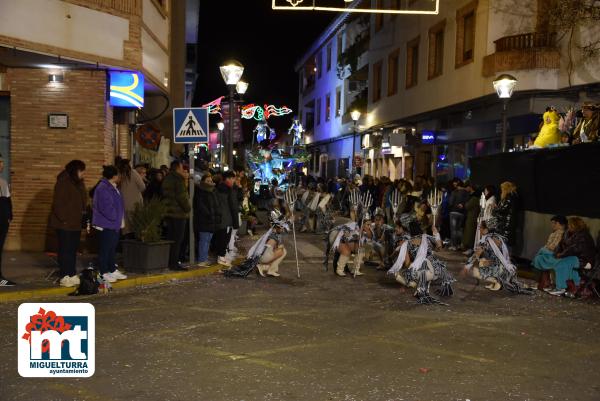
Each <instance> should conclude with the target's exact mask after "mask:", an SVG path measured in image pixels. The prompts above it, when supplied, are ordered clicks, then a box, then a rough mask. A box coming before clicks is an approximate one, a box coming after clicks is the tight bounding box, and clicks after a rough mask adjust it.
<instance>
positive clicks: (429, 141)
mask: <svg viewBox="0 0 600 401" xmlns="http://www.w3.org/2000/svg"><path fill="white" fill-rule="evenodd" d="M421 143H423V144H426V145H433V144H434V143H435V132H433V131H423V132H422V133H421Z"/></svg>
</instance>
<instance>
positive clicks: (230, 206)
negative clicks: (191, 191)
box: [213, 171, 240, 266]
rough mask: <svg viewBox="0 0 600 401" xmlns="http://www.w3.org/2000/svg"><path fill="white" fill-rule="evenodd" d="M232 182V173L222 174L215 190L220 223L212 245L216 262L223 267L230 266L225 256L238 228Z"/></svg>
mask: <svg viewBox="0 0 600 401" xmlns="http://www.w3.org/2000/svg"><path fill="white" fill-rule="evenodd" d="M234 181H235V174H234V173H233V172H232V171H226V172H225V173H223V178H222V180H221V182H220V183H219V184H218V185H217V189H216V195H217V202H218V205H219V210H220V211H221V223H220V224H217V228H216V230H215V233H214V237H215V238H214V241H213V243H214V245H215V252H216V254H217V256H218V259H217V262H218V263H219V264H221V265H224V266H231V261H230V260H228V259H227V258H226V257H225V255H226V253H227V247H228V246H229V239H230V237H231V234H232V232H233V230H234V229H236V230H237V229H238V228H239V227H240V225H239V219H238V212H239V206H237V208H236V205H237V201H236V199H235V198H234V197H235V194H234V193H233V185H234Z"/></svg>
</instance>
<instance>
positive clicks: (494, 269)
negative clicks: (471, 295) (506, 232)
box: [463, 221, 531, 294]
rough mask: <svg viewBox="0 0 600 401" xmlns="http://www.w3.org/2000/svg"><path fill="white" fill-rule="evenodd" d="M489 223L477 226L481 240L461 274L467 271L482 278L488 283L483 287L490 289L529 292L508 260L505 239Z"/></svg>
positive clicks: (508, 255)
mask: <svg viewBox="0 0 600 401" xmlns="http://www.w3.org/2000/svg"><path fill="white" fill-rule="evenodd" d="M490 223H491V222H490V221H488V222H485V221H482V222H481V225H480V228H479V230H480V234H481V240H480V241H479V244H478V245H477V248H475V252H474V253H473V256H471V257H470V258H469V260H468V261H467V264H466V265H465V268H464V269H463V274H467V273H468V274H470V275H472V276H473V277H475V278H477V279H480V280H484V281H485V282H487V283H488V285H486V286H485V288H487V289H488V290H491V291H498V290H500V289H501V288H505V289H507V290H509V291H511V292H514V293H518V294H531V290H530V289H528V288H526V287H525V286H524V285H523V284H521V283H519V281H518V280H517V268H516V266H515V265H513V264H512V262H511V261H510V254H509V253H508V247H507V245H506V242H505V239H504V237H502V236H501V235H499V234H497V233H495V232H494V229H493V228H494V227H493V226H490ZM488 226H490V228H488ZM475 265H477V266H475Z"/></svg>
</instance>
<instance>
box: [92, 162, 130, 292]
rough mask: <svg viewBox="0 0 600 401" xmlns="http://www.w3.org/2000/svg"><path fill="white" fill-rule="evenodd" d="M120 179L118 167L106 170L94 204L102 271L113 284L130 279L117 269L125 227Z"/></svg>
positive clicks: (95, 195) (104, 277) (95, 226)
mask: <svg viewBox="0 0 600 401" xmlns="http://www.w3.org/2000/svg"><path fill="white" fill-rule="evenodd" d="M119 178H120V177H119V173H118V170H117V168H116V167H115V166H104V168H103V171H102V179H101V180H100V182H99V183H98V185H96V189H95V190H94V199H93V201H92V205H93V214H92V226H93V227H94V228H95V229H96V230H97V231H98V267H99V269H100V274H101V275H102V278H103V279H104V280H105V281H108V282H109V283H114V282H115V281H117V280H124V279H126V278H127V276H126V275H125V274H123V273H122V272H120V271H119V270H118V269H117V267H116V253H117V245H118V244H119V234H120V231H121V229H122V228H123V227H124V226H125V205H124V202H123V197H122V196H121V193H120V192H119V190H118V189H117V186H118V183H119Z"/></svg>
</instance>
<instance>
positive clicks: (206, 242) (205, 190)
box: [194, 174, 221, 266]
mask: <svg viewBox="0 0 600 401" xmlns="http://www.w3.org/2000/svg"><path fill="white" fill-rule="evenodd" d="M220 224H221V208H220V207H219V203H218V200H217V194H216V192H215V184H214V182H213V180H212V175H211V174H204V175H203V176H202V178H201V180H200V184H199V185H197V186H196V191H195V192H194V227H195V231H196V232H197V233H198V262H199V263H200V265H201V266H206V265H208V248H209V246H210V241H211V239H212V236H213V234H214V232H215V231H216V229H217V227H218V226H219V225H220Z"/></svg>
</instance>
